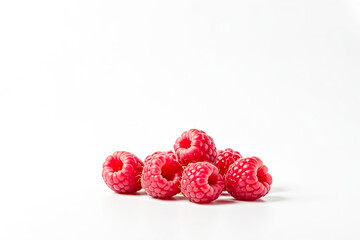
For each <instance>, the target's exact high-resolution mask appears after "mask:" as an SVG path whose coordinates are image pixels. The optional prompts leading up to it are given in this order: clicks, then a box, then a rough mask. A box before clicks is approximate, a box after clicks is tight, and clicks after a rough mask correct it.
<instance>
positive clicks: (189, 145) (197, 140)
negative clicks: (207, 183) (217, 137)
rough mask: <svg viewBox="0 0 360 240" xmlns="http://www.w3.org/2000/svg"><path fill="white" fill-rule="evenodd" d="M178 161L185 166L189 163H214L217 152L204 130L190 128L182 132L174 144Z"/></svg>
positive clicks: (212, 141)
mask: <svg viewBox="0 0 360 240" xmlns="http://www.w3.org/2000/svg"><path fill="white" fill-rule="evenodd" d="M174 150H175V154H176V156H177V158H178V161H179V162H180V163H181V164H182V165H183V166H187V165H188V164H189V163H195V162H210V163H215V161H216V159H217V152H216V146H215V143H214V140H213V139H212V138H211V137H210V136H209V135H207V134H206V133H205V132H204V131H200V130H197V129H191V130H189V131H186V132H184V133H183V134H181V136H180V137H179V138H178V139H177V140H176V142H175V144H174Z"/></svg>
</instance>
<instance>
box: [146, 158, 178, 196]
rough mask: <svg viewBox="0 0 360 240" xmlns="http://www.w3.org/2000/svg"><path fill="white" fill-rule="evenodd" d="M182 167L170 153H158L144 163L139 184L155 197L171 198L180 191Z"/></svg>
mask: <svg viewBox="0 0 360 240" xmlns="http://www.w3.org/2000/svg"><path fill="white" fill-rule="evenodd" d="M182 171H183V168H182V166H181V165H180V163H178V162H177V161H176V160H175V159H174V157H173V155H172V154H169V153H166V152H165V153H158V154H156V155H152V158H151V159H150V160H148V161H147V163H146V164H145V167H144V170H143V173H142V176H141V185H142V187H143V188H144V189H145V191H146V193H147V194H148V195H150V196H152V197H155V198H171V197H172V196H174V195H176V194H178V193H179V192H180V179H181V174H182Z"/></svg>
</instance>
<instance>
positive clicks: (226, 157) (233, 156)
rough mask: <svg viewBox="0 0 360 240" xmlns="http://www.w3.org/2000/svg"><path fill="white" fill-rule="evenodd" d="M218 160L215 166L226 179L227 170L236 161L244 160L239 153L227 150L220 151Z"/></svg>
mask: <svg viewBox="0 0 360 240" xmlns="http://www.w3.org/2000/svg"><path fill="white" fill-rule="evenodd" d="M217 153H218V159H217V161H216V163H215V166H217V168H218V169H219V172H220V174H221V175H222V176H223V177H225V174H226V172H227V170H228V169H229V167H230V165H231V164H233V163H234V162H235V161H236V160H238V159H240V158H242V156H241V154H240V153H239V152H237V151H234V150H232V149H231V148H227V149H225V150H219V151H217Z"/></svg>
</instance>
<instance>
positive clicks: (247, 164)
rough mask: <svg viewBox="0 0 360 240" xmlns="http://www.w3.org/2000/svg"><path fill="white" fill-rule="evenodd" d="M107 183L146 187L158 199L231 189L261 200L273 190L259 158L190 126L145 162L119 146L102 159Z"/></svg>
mask: <svg viewBox="0 0 360 240" xmlns="http://www.w3.org/2000/svg"><path fill="white" fill-rule="evenodd" d="M102 177H103V179H104V181H105V183H106V185H107V186H108V187H109V188H110V189H111V190H113V191H115V192H118V193H125V194H126V193H134V192H136V191H139V190H140V189H141V188H143V189H144V190H145V192H146V193H147V194H148V195H149V196H152V197H154V198H161V199H168V198H171V197H173V196H175V195H176V194H178V193H182V194H183V195H184V196H185V197H186V198H187V199H188V200H189V201H191V202H194V203H209V202H212V201H214V200H216V199H217V198H218V197H219V196H220V194H221V193H222V192H223V191H227V192H228V193H229V194H230V195H231V196H233V197H234V198H235V199H238V200H248V201H251V200H256V199H258V198H261V197H263V196H265V195H266V194H267V193H268V192H269V191H270V185H271V183H272V177H271V175H270V174H269V173H268V168H267V167H266V166H265V165H264V164H263V162H262V161H261V160H260V159H259V158H258V157H245V158H244V157H242V155H241V154H240V153H239V152H238V151H235V150H232V149H230V148H227V149H225V150H216V146H215V143H214V140H213V139H212V138H211V137H210V136H209V135H207V134H206V133H205V132H204V131H200V130H197V129H191V130H189V131H186V132H184V133H183V134H181V136H180V137H179V138H178V139H177V140H176V142H175V144H174V151H167V152H166V151H164V152H155V153H153V154H152V155H149V156H147V157H146V158H145V160H144V162H142V161H141V160H140V159H139V158H138V157H136V156H135V155H134V154H132V153H129V152H125V151H117V152H115V153H114V154H112V155H110V156H108V157H107V158H106V160H105V162H104V164H103V169H102Z"/></svg>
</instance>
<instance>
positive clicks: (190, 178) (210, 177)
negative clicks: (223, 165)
mask: <svg viewBox="0 0 360 240" xmlns="http://www.w3.org/2000/svg"><path fill="white" fill-rule="evenodd" d="M224 184H225V182H224V179H223V177H222V176H221V174H219V170H218V169H217V167H215V166H214V165H212V164H211V163H208V162H197V163H192V164H189V166H188V167H187V168H186V169H185V170H184V172H183V174H182V179H181V192H182V193H183V194H184V196H185V197H186V198H188V199H189V200H190V201H191V202H195V203H208V202H211V201H214V200H215V199H217V198H218V197H219V196H220V194H221V192H222V191H223V189H224Z"/></svg>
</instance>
